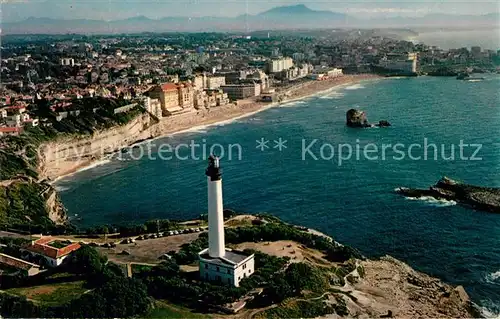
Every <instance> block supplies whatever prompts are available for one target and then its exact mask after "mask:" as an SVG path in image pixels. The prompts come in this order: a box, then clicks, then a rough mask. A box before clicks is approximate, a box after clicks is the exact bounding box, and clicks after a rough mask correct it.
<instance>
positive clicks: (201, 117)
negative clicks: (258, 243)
mask: <svg viewBox="0 0 500 319" xmlns="http://www.w3.org/2000/svg"><path fill="white" fill-rule="evenodd" d="M375 79H383V77H381V76H378V75H374V74H360V75H344V76H342V77H338V78H333V79H329V80H325V81H310V82H306V83H302V84H299V85H296V86H292V87H290V88H288V89H286V90H281V91H278V92H277V93H278V94H280V95H284V98H283V100H282V101H281V102H271V103H269V102H260V101H257V100H255V99H253V100H251V99H248V100H240V101H238V103H237V104H236V105H235V104H230V105H227V106H222V107H217V108H212V109H209V110H203V111H196V112H190V113H186V114H182V115H177V116H172V117H166V118H162V119H161V120H160V122H159V123H156V124H153V125H151V127H149V128H148V130H147V131H144V132H141V134H142V133H147V134H146V135H144V134H142V135H139V136H137V138H135V139H133V140H131V141H129V142H127V143H125V144H123V145H113V146H114V147H113V151H112V152H108V153H107V154H101V156H94V155H95V154H93V156H85V157H84V158H83V159H82V158H80V159H74V158H73V159H71V161H69V162H68V163H63V164H62V165H61V163H60V162H58V165H61V168H59V169H58V170H56V172H55V174H52V175H49V176H47V177H48V179H49V182H50V184H52V185H54V184H55V183H57V181H59V180H61V179H63V178H66V177H70V176H72V175H74V174H76V173H78V172H82V171H85V170H87V169H91V168H93V167H96V166H100V165H104V164H106V163H109V161H110V157H111V156H113V154H115V153H116V152H119V151H120V150H121V149H123V148H126V147H130V146H133V145H140V144H142V143H148V142H151V141H153V140H156V139H159V138H164V137H167V136H173V135H177V134H183V133H189V132H193V131H196V130H200V129H205V128H207V127H211V126H218V125H221V124H225V123H231V122H233V121H236V120H238V119H242V118H246V117H249V116H252V115H255V114H257V113H260V112H262V111H265V110H268V109H270V108H274V107H279V106H280V105H283V104H286V103H292V102H295V101H299V100H302V99H306V98H309V97H313V96H316V95H320V94H325V93H327V92H329V91H331V90H335V89H338V88H341V87H344V86H348V85H353V84H357V83H359V82H362V81H368V80H375ZM91 138H92V137H89V139H91ZM56 144H57V142H56ZM75 162H77V163H76V165H75Z"/></svg>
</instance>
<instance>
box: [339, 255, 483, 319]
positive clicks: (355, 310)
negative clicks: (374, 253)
mask: <svg viewBox="0 0 500 319" xmlns="http://www.w3.org/2000/svg"><path fill="white" fill-rule="evenodd" d="M361 266H362V267H363V269H364V274H363V275H364V276H362V277H363V278H359V279H358V280H356V283H354V284H353V285H352V287H351V288H352V290H351V295H352V296H354V297H355V298H356V302H354V301H353V299H350V300H348V299H346V300H347V306H348V309H349V312H350V315H351V316H353V317H360V318H362V317H366V318H368V317H371V318H379V317H380V316H383V315H390V317H393V318H443V317H444V318H471V317H475V316H477V313H476V312H475V310H474V308H473V305H472V303H471V301H470V299H469V296H468V295H467V293H466V292H465V290H464V288H463V287H462V286H458V287H453V286H451V285H448V284H445V283H443V282H442V281H440V280H439V279H436V278H432V277H430V276H428V275H426V274H423V273H420V272H417V271H415V270H414V269H412V268H411V267H410V266H408V265H407V264H405V263H404V262H402V261H399V260H397V259H395V258H392V257H390V256H385V257H382V258H380V259H379V260H366V261H362V262H361ZM387 317H389V316H387Z"/></svg>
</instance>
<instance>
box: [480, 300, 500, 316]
mask: <svg viewBox="0 0 500 319" xmlns="http://www.w3.org/2000/svg"><path fill="white" fill-rule="evenodd" d="M484 304H485V305H484V306H482V307H478V308H479V311H480V312H481V315H482V316H483V317H484V318H487V319H500V308H499V307H500V305H498V304H493V302H491V301H488V302H484Z"/></svg>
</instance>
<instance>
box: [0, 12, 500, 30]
mask: <svg viewBox="0 0 500 319" xmlns="http://www.w3.org/2000/svg"><path fill="white" fill-rule="evenodd" d="M499 21H500V18H499V14H498V13H491V14H487V15H480V16H473V15H461V16H458V15H446V14H431V15H426V16H423V17H415V18H409V17H393V18H385V19H359V18H356V17H353V16H350V15H347V14H344V13H338V12H332V11H318V10H312V9H310V8H308V7H307V6H305V5H293V6H282V7H276V8H273V9H271V10H268V11H265V12H262V13H259V14H257V15H241V16H238V17H165V18H161V19H150V18H148V17H145V16H137V17H132V18H128V19H122V20H114V21H104V20H92V19H77V20H62V19H51V18H28V19H26V20H24V21H20V22H11V23H2V34H4V35H5V34H34V33H37V34H66V33H85V34H97V33H105V34H107V33H137V32H176V31H180V32H188V31H189V32H210V31H241V32H246V31H255V30H289V29H325V28H351V27H352V28H355V27H359V28H381V27H382V28H388V27H391V28H394V27H397V28H399V27H462V28H467V27H486V26H490V27H494V26H498V25H499Z"/></svg>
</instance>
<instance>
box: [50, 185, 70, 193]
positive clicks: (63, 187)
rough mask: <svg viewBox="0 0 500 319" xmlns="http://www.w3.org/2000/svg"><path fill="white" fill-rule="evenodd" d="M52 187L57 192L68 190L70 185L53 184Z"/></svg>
mask: <svg viewBox="0 0 500 319" xmlns="http://www.w3.org/2000/svg"><path fill="white" fill-rule="evenodd" d="M54 188H55V189H56V191H58V192H65V191H68V190H70V189H71V187H69V186H61V185H55V186H54Z"/></svg>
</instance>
